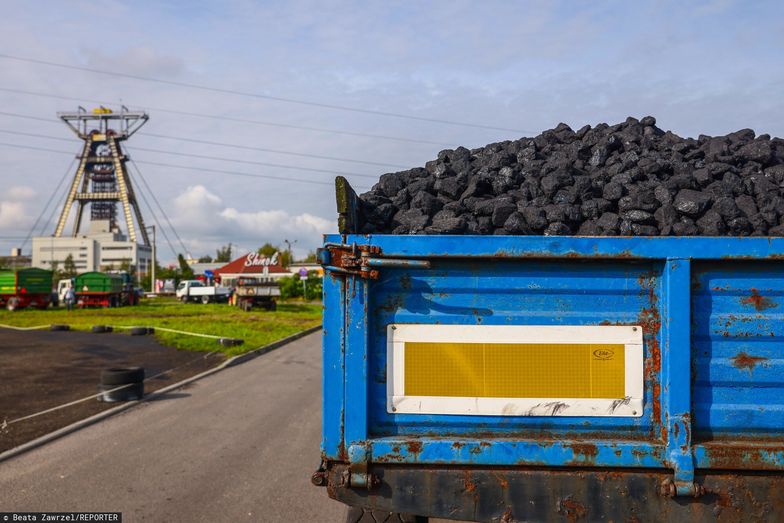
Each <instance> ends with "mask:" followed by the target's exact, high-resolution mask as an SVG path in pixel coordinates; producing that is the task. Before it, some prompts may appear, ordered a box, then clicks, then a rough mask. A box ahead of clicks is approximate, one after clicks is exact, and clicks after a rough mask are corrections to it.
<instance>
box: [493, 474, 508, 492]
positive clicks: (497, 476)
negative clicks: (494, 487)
mask: <svg viewBox="0 0 784 523" xmlns="http://www.w3.org/2000/svg"><path fill="white" fill-rule="evenodd" d="M493 476H494V477H495V479H496V480H498V484H499V485H501V488H502V489H507V488H509V481H508V480H507V479H506V478H505V477H504V476H502V475H501V474H499V473H497V472H493Z"/></svg>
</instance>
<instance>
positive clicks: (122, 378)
mask: <svg viewBox="0 0 784 523" xmlns="http://www.w3.org/2000/svg"><path fill="white" fill-rule="evenodd" d="M143 381H144V367H127V368H113V369H104V370H103V371H101V385H111V386H116V385H125V384H126V383H141V382H143Z"/></svg>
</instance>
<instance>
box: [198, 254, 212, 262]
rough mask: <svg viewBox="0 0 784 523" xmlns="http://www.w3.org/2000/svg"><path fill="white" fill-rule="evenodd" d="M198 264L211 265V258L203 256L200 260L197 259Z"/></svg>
mask: <svg viewBox="0 0 784 523" xmlns="http://www.w3.org/2000/svg"><path fill="white" fill-rule="evenodd" d="M199 263H212V256H210V255H209V254H205V255H204V256H202V257H201V258H199Z"/></svg>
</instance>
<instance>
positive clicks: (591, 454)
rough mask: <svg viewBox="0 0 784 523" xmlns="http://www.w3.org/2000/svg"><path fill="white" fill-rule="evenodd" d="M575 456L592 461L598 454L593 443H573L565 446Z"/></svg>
mask: <svg viewBox="0 0 784 523" xmlns="http://www.w3.org/2000/svg"><path fill="white" fill-rule="evenodd" d="M567 446H568V447H569V448H571V449H572V452H574V455H575V457H577V455H580V456H584V459H585V461H594V460H595V459H596V456H597V455H598V454H599V449H598V448H597V447H596V445H594V444H593V443H574V444H572V445H567Z"/></svg>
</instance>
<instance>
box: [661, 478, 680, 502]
mask: <svg viewBox="0 0 784 523" xmlns="http://www.w3.org/2000/svg"><path fill="white" fill-rule="evenodd" d="M677 493H678V489H677V488H675V483H673V482H672V480H671V479H669V478H667V479H665V480H664V481H662V482H661V484H660V485H659V495H661V496H665V497H668V498H673V497H675V494H677Z"/></svg>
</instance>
